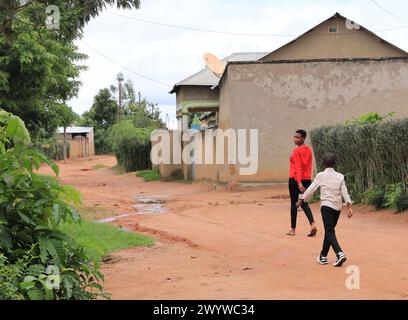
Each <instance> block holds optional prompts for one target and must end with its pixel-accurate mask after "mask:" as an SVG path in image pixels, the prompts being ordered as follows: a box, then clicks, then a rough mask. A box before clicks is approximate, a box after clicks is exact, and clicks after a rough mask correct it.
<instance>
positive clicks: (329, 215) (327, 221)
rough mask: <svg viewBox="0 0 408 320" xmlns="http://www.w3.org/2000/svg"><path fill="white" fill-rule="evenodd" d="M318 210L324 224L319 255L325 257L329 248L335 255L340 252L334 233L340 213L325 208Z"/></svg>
mask: <svg viewBox="0 0 408 320" xmlns="http://www.w3.org/2000/svg"><path fill="white" fill-rule="evenodd" d="M320 210H321V212H322V218H323V224H324V241H323V248H322V252H321V254H322V256H323V257H327V254H328V253H329V250H330V247H332V248H333V250H334V252H335V253H336V254H337V253H339V252H341V251H342V250H341V248H340V245H339V243H338V241H337V238H336V231H335V228H336V225H337V221H338V220H339V217H340V211H337V210H334V209H333V208H330V207H326V206H322V207H321V209H320Z"/></svg>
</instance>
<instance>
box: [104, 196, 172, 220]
mask: <svg viewBox="0 0 408 320" xmlns="http://www.w3.org/2000/svg"><path fill="white" fill-rule="evenodd" d="M159 197H160V198H159ZM163 197H165V196H139V197H136V200H137V202H138V203H137V204H134V205H132V207H133V208H135V209H137V211H138V212H135V213H128V214H121V215H118V216H114V217H109V218H104V219H100V220H98V222H100V223H109V222H113V221H116V220H119V219H121V218H126V217H134V216H139V215H148V214H151V215H156V214H161V213H165V212H167V209H166V208H165V207H164V205H165V203H166V200H164V199H162V198H163Z"/></svg>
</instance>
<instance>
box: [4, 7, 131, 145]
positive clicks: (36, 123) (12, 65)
mask: <svg viewBox="0 0 408 320" xmlns="http://www.w3.org/2000/svg"><path fill="white" fill-rule="evenodd" d="M113 4H116V6H117V7H118V8H123V9H130V8H138V7H139V0H116V1H115V0H87V1H83V0H26V1H20V0H2V1H1V2H0V108H3V109H5V110H7V111H10V112H13V113H14V114H16V115H19V116H20V117H21V118H22V119H23V120H24V121H25V122H26V126H27V128H28V130H29V131H30V132H31V133H32V135H33V137H34V138H37V137H40V138H41V137H42V138H45V137H49V136H50V135H52V134H53V133H54V131H55V129H56V123H55V122H54V121H53V119H54V116H55V114H56V113H57V109H58V107H59V106H60V105H61V104H62V103H63V102H64V101H67V100H69V99H70V98H72V97H74V96H75V95H76V94H77V93H78V89H79V87H80V82H79V81H78V80H77V78H78V76H79V73H80V71H81V70H83V69H84V68H85V67H84V66H83V65H81V63H82V61H83V60H84V59H85V58H86V56H85V55H83V54H81V53H79V52H78V48H77V47H76V46H75V44H74V41H75V40H77V39H79V38H80V37H81V36H82V31H83V28H84V26H85V25H86V23H87V22H89V21H90V20H91V19H92V18H94V17H96V16H97V15H98V14H99V13H100V12H101V11H102V10H103V9H104V8H105V7H106V6H107V5H113ZM49 5H56V6H58V8H59V11H60V20H59V24H60V26H59V29H58V30H48V29H47V28H46V24H45V21H46V18H47V13H46V8H47V6H49Z"/></svg>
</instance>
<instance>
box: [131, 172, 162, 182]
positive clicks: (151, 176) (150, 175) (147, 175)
mask: <svg viewBox="0 0 408 320" xmlns="http://www.w3.org/2000/svg"><path fill="white" fill-rule="evenodd" d="M136 176H137V177H141V178H143V179H144V180H145V181H157V180H160V173H158V172H157V171H155V170H143V171H138V172H136Z"/></svg>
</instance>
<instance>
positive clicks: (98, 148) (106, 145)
mask: <svg viewBox="0 0 408 320" xmlns="http://www.w3.org/2000/svg"><path fill="white" fill-rule="evenodd" d="M109 132H110V130H109V129H99V128H95V153H96V154H97V155H101V154H111V153H112V142H111V140H110V139H109Z"/></svg>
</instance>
